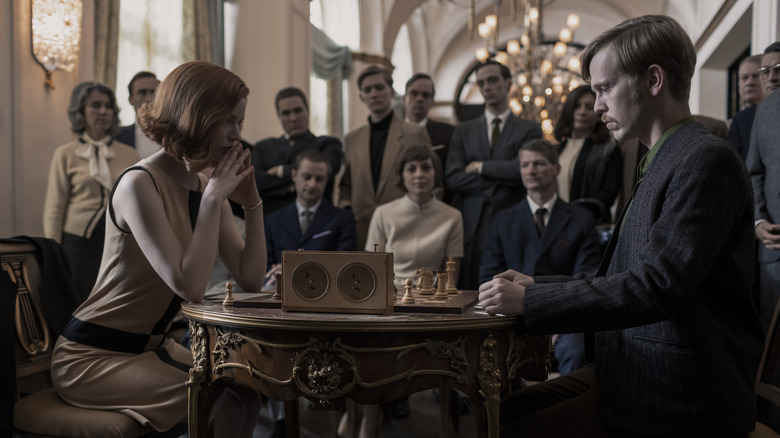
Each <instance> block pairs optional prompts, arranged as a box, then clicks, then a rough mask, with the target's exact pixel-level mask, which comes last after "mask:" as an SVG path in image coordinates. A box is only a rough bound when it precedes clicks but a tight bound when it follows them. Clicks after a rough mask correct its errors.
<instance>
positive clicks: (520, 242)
mask: <svg viewBox="0 0 780 438" xmlns="http://www.w3.org/2000/svg"><path fill="white" fill-rule="evenodd" d="M519 158H520V173H521V174H522V176H523V185H524V186H525V189H526V191H527V192H528V196H527V197H526V199H524V200H523V201H522V202H520V203H519V204H517V205H516V206H515V207H512V208H509V209H507V210H504V211H502V212H500V213H498V214H497V215H496V217H495V219H494V220H493V226H492V228H491V232H490V238H489V239H488V241H487V242H486V244H485V253H484V254H483V255H482V263H481V264H480V267H479V281H480V282H481V283H484V282H487V281H490V280H492V279H493V276H494V275H496V274H500V273H502V272H504V271H506V270H507V269H514V270H516V271H518V272H521V273H523V274H525V275H528V276H535V275H574V274H578V273H580V272H590V271H595V270H596V269H597V268H598V265H599V260H600V253H599V245H598V235H597V234H596V224H595V222H594V220H593V217H592V215H591V214H590V213H589V212H587V211H585V210H584V209H582V208H580V207H577V206H576V205H570V204H568V203H566V202H563V201H562V200H561V199H560V198H559V197H558V196H557V195H556V190H555V184H556V177H557V175H558V172H559V171H560V168H561V167H560V164H558V154H557V153H556V152H555V147H554V146H553V145H552V144H551V143H550V142H548V141H547V140H542V139H536V140H531V141H530V142H528V143H526V144H524V145H523V146H522V147H521V148H520V154H519ZM553 341H554V345H555V357H556V359H557V360H558V372H559V373H560V374H561V375H564V374H568V373H570V372H572V371H574V370H577V369H579V368H581V367H583V366H585V364H586V359H585V340H584V336H583V334H582V333H572V334H564V335H555V336H554V337H553Z"/></svg>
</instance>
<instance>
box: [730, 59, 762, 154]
mask: <svg viewBox="0 0 780 438" xmlns="http://www.w3.org/2000/svg"><path fill="white" fill-rule="evenodd" d="M762 56H763V55H753V56H748V57H747V58H745V59H743V60H742V62H740V63H739V79H738V83H739V87H738V88H739V95H740V97H741V98H742V110H741V111H740V112H738V113H737V114H735V115H734V118H733V119H732V120H731V124H730V125H729V143H731V145H732V146H734V149H736V150H737V152H738V153H739V155H740V156H741V157H742V159H743V160H745V159H746V158H747V151H748V146H750V130H751V128H752V127H753V119H754V118H755V116H756V104H757V103H758V102H759V101H760V100H761V99H763V97H764V87H763V86H762V84H761V79H760V77H761V74H760V72H759V68H760V67H761V57H762Z"/></svg>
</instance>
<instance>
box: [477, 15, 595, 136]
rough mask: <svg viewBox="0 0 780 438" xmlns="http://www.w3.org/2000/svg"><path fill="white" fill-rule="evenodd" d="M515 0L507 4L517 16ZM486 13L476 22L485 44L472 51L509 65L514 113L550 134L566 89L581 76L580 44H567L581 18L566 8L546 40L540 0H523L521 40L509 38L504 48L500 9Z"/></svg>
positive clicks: (511, 105)
mask: <svg viewBox="0 0 780 438" xmlns="http://www.w3.org/2000/svg"><path fill="white" fill-rule="evenodd" d="M517 2H518V0H511V3H510V10H511V18H512V20H513V21H515V19H516V11H517ZM499 6H500V1H499V0H496V1H495V12H496V13H495V14H491V15H488V16H486V17H485V21H484V22H483V23H480V24H479V25H478V26H477V29H478V32H479V35H480V36H481V37H482V38H483V41H484V47H480V48H478V49H477V51H476V57H477V59H478V60H479V61H480V62H484V61H486V60H488V59H490V58H493V59H495V60H496V61H498V62H500V63H502V64H504V65H506V66H507V67H509V70H510V71H511V72H512V89H511V90H510V92H509V106H510V108H511V109H512V112H514V113H515V114H517V115H520V114H523V117H524V118H526V119H532V120H536V121H537V122H539V123H540V124H541V125H542V130H543V131H544V133H545V134H548V135H551V134H552V132H553V124H554V122H555V121H556V120H557V118H558V114H559V113H560V110H561V107H562V106H563V103H564V102H565V101H566V95H567V94H568V92H569V91H570V90H573V89H574V88H577V87H578V86H579V85H580V84H581V83H582V82H583V81H582V78H581V77H580V60H579V54H580V52H581V51H582V49H581V48H580V47H577V46H574V45H572V44H571V41H572V38H573V36H574V31H575V30H576V29H577V27H578V26H579V24H580V17H579V16H578V15H577V14H569V16H568V18H567V20H566V26H564V27H563V28H562V29H561V31H560V32H559V34H558V39H557V40H556V41H555V42H545V41H544V34H543V33H542V13H543V10H542V6H543V5H542V0H522V7H523V27H522V31H523V32H522V36H521V37H520V40H510V41H508V42H507V44H506V50H499V49H498V48H497V42H498V29H499V23H498V10H499Z"/></svg>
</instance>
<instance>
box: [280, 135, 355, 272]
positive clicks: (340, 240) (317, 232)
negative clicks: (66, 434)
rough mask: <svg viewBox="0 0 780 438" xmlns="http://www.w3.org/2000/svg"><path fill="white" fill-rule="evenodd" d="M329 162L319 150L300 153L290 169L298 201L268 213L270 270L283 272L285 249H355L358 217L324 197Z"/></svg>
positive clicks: (328, 173)
mask: <svg viewBox="0 0 780 438" xmlns="http://www.w3.org/2000/svg"><path fill="white" fill-rule="evenodd" d="M330 172H331V170H330V163H329V162H328V160H327V158H326V157H325V155H324V154H322V153H321V152H319V151H317V150H311V149H310V150H307V151H304V152H302V153H301V154H299V155H298V157H297V158H296V160H295V165H294V167H293V169H292V170H291V174H292V180H293V183H294V184H295V193H296V198H295V202H293V203H291V204H290V205H288V206H287V207H285V208H283V209H281V210H278V211H276V212H274V213H271V214H269V215H268V217H267V218H266V221H265V238H266V249H267V251H268V268H269V270H268V273H267V274H266V277H268V278H269V279H270V278H273V274H275V273H277V272H281V263H282V251H285V250H296V249H306V250H310V251H355V250H356V249H357V246H356V236H355V218H354V216H353V215H352V213H351V212H349V211H346V210H342V209H340V208H338V207H335V206H334V205H333V204H332V203H331V202H330V201H328V200H327V199H325V198H324V197H323V194H324V192H325V185H326V184H327V181H328V179H329V176H330Z"/></svg>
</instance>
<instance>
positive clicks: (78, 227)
mask: <svg viewBox="0 0 780 438" xmlns="http://www.w3.org/2000/svg"><path fill="white" fill-rule="evenodd" d="M118 113H119V108H118V107H117V104H116V97H115V96H114V92H113V91H111V89H110V88H108V87H107V86H105V85H103V84H101V83H98V82H82V83H80V84H78V85H76V87H75V88H74V89H73V92H72V93H71V96H70V107H69V108H68V117H69V118H70V129H71V131H73V132H74V133H76V134H78V136H79V137H78V138H77V139H76V140H74V141H72V142H70V143H67V144H65V145H62V146H60V147H58V148H57V150H55V151H54V156H53V157H52V161H51V168H50V169H49V182H48V186H47V189H46V200H45V203H44V206H43V233H44V236H46V237H48V238H49V239H54V240H56V241H57V242H60V243H61V244H62V246H63V248H64V249H65V251H66V252H67V254H68V256H69V258H70V262H71V264H72V266H73V277H74V278H73V282H74V284H75V286H76V291H77V292H78V294H79V296H80V297H81V299H82V300H84V299H86V298H87V296H88V295H89V293H90V291H92V286H94V284H95V279H96V278H97V275H98V269H99V268H100V260H101V258H102V257H103V240H104V237H105V228H106V218H105V216H106V215H105V213H106V205H107V201H106V199H107V197H108V192H109V191H110V190H111V187H112V186H113V185H114V181H116V178H117V177H118V176H119V174H120V173H122V171H123V170H125V168H126V167H129V166H132V165H133V164H134V163H135V162H136V161H138V154H137V153H136V151H134V150H133V148H131V147H130V146H128V145H126V144H123V143H120V142H118V141H112V140H111V137H112V135H113V134H114V133H116V131H117V129H119V116H118Z"/></svg>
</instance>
